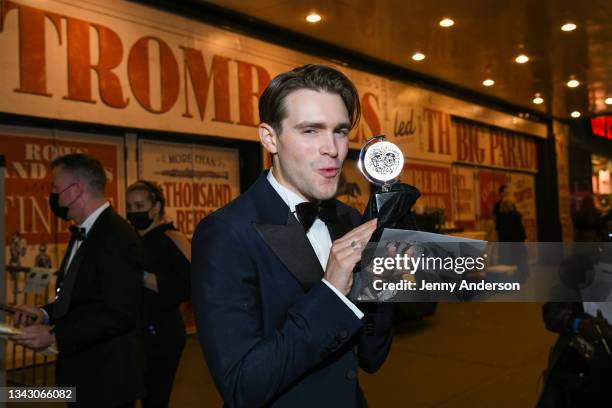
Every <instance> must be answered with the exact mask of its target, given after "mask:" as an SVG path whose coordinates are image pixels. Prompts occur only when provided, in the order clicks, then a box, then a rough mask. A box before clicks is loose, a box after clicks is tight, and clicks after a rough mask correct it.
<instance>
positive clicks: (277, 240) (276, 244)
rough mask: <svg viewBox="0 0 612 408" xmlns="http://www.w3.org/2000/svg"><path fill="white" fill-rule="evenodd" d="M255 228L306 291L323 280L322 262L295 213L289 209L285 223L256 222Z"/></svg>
mask: <svg viewBox="0 0 612 408" xmlns="http://www.w3.org/2000/svg"><path fill="white" fill-rule="evenodd" d="M255 229H256V230H257V232H258V233H259V235H260V236H261V238H262V239H263V240H264V241H265V242H266V244H268V246H269V247H270V249H271V250H272V252H274V254H275V255H276V256H277V257H278V259H280V261H281V262H282V263H283V265H285V267H287V269H288V270H289V272H291V274H292V275H293V276H294V277H295V279H297V281H298V282H299V283H300V285H301V286H302V288H303V289H304V290H305V291H308V290H309V289H310V288H311V287H312V286H314V284H315V283H317V282H318V281H320V280H321V278H322V277H323V269H322V268H321V264H320V263H319V260H318V259H317V255H316V254H315V252H314V249H312V246H311V245H310V241H308V237H306V234H305V233H304V228H303V227H302V224H300V222H299V221H298V220H297V219H296V218H295V216H294V215H293V214H291V213H290V212H288V211H287V221H286V224H285V225H282V224H281V225H278V224H255Z"/></svg>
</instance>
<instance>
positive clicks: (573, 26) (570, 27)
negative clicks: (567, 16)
mask: <svg viewBox="0 0 612 408" xmlns="http://www.w3.org/2000/svg"><path fill="white" fill-rule="evenodd" d="M561 29H562V30H563V31H574V30H575V29H576V24H574V23H565V24H563V25H562V26H561Z"/></svg>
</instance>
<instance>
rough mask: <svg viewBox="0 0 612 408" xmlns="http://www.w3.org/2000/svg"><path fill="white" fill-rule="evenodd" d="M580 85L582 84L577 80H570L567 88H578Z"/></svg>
mask: <svg viewBox="0 0 612 408" xmlns="http://www.w3.org/2000/svg"><path fill="white" fill-rule="evenodd" d="M579 85H580V82H578V81H577V80H576V79H570V80H569V81H567V86H569V87H570V88H576V87H577V86H579Z"/></svg>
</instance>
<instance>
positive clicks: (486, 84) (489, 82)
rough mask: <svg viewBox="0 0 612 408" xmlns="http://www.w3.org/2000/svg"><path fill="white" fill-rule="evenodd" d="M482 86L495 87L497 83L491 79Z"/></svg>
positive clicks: (486, 80) (483, 82)
mask: <svg viewBox="0 0 612 408" xmlns="http://www.w3.org/2000/svg"><path fill="white" fill-rule="evenodd" d="M482 84H483V85H484V86H493V85H495V81H494V80H492V79H491V78H487V79H485V80H484V81H482Z"/></svg>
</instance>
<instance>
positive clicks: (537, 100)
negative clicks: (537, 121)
mask: <svg viewBox="0 0 612 408" xmlns="http://www.w3.org/2000/svg"><path fill="white" fill-rule="evenodd" d="M533 103H535V104H536V105H541V104H543V103H544V98H542V96H541V95H540V94H539V93H538V94H535V97H534V98H533Z"/></svg>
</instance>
